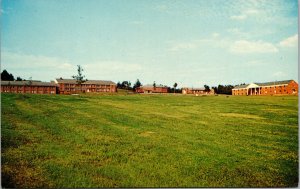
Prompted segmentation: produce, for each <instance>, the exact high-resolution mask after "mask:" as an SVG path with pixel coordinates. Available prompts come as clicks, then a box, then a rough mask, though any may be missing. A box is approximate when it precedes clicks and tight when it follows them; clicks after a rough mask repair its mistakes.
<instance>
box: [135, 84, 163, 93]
mask: <svg viewBox="0 0 300 189" xmlns="http://www.w3.org/2000/svg"><path fill="white" fill-rule="evenodd" d="M136 92H138V93H168V87H167V86H163V85H157V86H155V87H154V86H153V85H144V86H141V87H138V88H136Z"/></svg>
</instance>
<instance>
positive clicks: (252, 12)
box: [230, 9, 260, 20]
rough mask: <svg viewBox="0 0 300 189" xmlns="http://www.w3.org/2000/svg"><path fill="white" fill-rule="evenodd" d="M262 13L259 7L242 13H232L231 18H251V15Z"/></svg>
mask: <svg viewBox="0 0 300 189" xmlns="http://www.w3.org/2000/svg"><path fill="white" fill-rule="evenodd" d="M259 13H260V11H259V10H257V9H247V10H245V11H244V12H242V13H241V14H240V15H232V16H230V18H231V19H232V20H245V19H247V18H249V17H250V16H254V15H258V14H259Z"/></svg>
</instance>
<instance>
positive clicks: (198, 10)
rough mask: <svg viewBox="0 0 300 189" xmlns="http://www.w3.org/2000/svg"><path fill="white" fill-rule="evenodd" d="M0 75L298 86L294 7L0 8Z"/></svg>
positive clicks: (252, 0) (106, 4) (118, 2)
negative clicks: (80, 72)
mask: <svg viewBox="0 0 300 189" xmlns="http://www.w3.org/2000/svg"><path fill="white" fill-rule="evenodd" d="M1 24H2V25H1V69H2V70H3V69H7V70H8V72H10V73H13V75H14V76H15V77H16V76H21V77H22V78H25V79H28V78H29V77H32V78H33V79H36V80H42V81H50V80H53V79H54V78H58V77H63V78H70V77H71V76H72V75H75V74H76V65H81V66H83V68H84V74H85V75H86V77H87V79H102V80H112V81H114V82H118V81H124V80H129V81H131V82H132V83H133V82H135V81H136V79H137V78H138V79H140V81H141V82H142V84H148V83H150V84H152V83H153V81H156V83H157V84H165V85H169V86H172V85H173V84H174V82H177V83H178V87H185V86H187V87H202V86H203V85H204V84H208V85H210V86H216V85H218V84H233V85H235V84H240V83H244V82H245V83H251V82H267V81H275V80H286V79H294V80H296V81H298V2H297V0H209V1H208V0H181V1H176V0H170V1H167V0H166V1H164V0H151V1H150V0H14V1H12V0H2V1H1Z"/></svg>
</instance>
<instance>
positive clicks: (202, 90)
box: [182, 88, 215, 95]
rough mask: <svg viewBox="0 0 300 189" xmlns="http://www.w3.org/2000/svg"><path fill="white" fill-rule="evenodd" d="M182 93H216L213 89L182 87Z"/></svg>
mask: <svg viewBox="0 0 300 189" xmlns="http://www.w3.org/2000/svg"><path fill="white" fill-rule="evenodd" d="M182 94H196V95H207V94H215V92H214V90H213V89H210V91H206V90H205V88H182Z"/></svg>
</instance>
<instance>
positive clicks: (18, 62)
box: [1, 51, 72, 69]
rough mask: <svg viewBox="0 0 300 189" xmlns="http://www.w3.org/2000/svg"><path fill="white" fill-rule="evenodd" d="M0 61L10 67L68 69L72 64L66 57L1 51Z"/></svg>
mask: <svg viewBox="0 0 300 189" xmlns="http://www.w3.org/2000/svg"><path fill="white" fill-rule="evenodd" d="M1 62H2V65H4V66H9V67H12V68H31V69H40V68H54V69H57V68H61V69H69V68H71V67H72V65H71V64H70V63H69V62H68V60H66V59H62V58H57V57H47V56H41V55H29V54H24V53H15V52H7V51H3V52H2V56H1Z"/></svg>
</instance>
